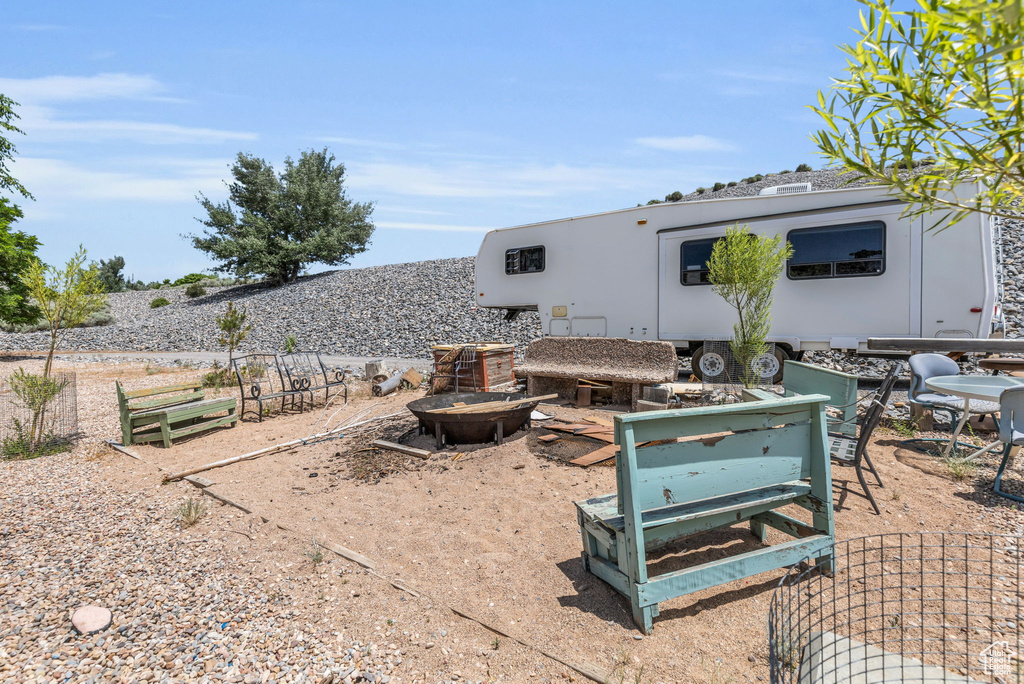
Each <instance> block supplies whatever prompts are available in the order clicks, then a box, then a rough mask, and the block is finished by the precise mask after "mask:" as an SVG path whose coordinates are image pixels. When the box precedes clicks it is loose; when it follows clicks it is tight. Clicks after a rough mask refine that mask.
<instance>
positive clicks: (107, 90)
mask: <svg viewBox="0 0 1024 684" xmlns="http://www.w3.org/2000/svg"><path fill="white" fill-rule="evenodd" d="M164 90H165V89H164V86H163V84H162V83H160V81H158V80H157V79H155V78H153V77H152V76H136V75H132V74H97V75H96V76H43V77H40V78H0V92H2V93H4V94H5V95H7V96H8V97H10V98H13V99H14V100H16V101H17V102H20V103H21V104H23V105H27V104H43V103H50V102H73V101H78V100H111V99H121V98H146V99H152V98H157V97H158V96H160V95H161V93H163V92H164Z"/></svg>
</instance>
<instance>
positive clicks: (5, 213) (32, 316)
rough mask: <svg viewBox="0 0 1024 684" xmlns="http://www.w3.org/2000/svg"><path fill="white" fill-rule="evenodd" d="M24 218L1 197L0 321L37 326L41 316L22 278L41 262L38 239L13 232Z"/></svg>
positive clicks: (20, 232) (16, 231)
mask: <svg viewBox="0 0 1024 684" xmlns="http://www.w3.org/2000/svg"><path fill="white" fill-rule="evenodd" d="M21 217H22V213H21V209H19V208H18V207H17V206H15V205H13V204H11V203H10V202H8V201H7V199H6V198H3V197H0V320H2V321H3V322H5V323H7V324H9V325H12V326H18V325H25V324H29V323H35V322H36V321H37V320H39V313H40V312H39V307H37V306H35V304H33V303H32V300H31V297H30V296H29V291H28V288H27V287H26V285H25V282H24V281H23V280H22V279H21V275H22V274H23V273H25V272H26V271H27V270H28V268H29V266H31V265H32V264H34V263H36V262H38V261H39V259H38V258H37V257H36V249H38V248H39V240H37V239H36V238H35V237H34V236H32V235H29V234H28V233H24V232H22V231H20V230H12V229H11V224H13V223H14V222H15V221H16V220H18V219H19V218H21Z"/></svg>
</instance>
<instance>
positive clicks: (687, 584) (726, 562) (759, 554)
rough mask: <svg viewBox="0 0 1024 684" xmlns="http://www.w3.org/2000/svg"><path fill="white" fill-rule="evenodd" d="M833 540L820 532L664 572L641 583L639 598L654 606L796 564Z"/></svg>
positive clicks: (638, 590)
mask: <svg viewBox="0 0 1024 684" xmlns="http://www.w3.org/2000/svg"><path fill="white" fill-rule="evenodd" d="M833 543H834V542H833V540H832V538H831V537H830V536H828V535H825V534H819V535H815V536H814V537H807V538H806V539H794V540H792V541H787V542H782V543H781V544H776V545H774V546H769V547H768V548H765V549H756V550H754V551H748V552H746V553H744V554H742V555H739V556H733V557H729V558H722V559H719V560H715V561H710V562H708V563H702V564H701V565H698V566H696V567H693V568H685V569H683V570H677V571H675V572H670V573H665V574H664V575H659V576H657V577H654V578H651V580H650V581H648V582H647V583H645V584H642V585H638V586H637V587H636V592H637V601H638V603H639V604H640V605H641V606H651V605H655V604H657V603H660V602H661V601H666V600H668V599H670V598H675V597H676V596H682V595H684V594H690V593H693V592H695V591H701V590H702V589H707V588H709V587H714V586H717V585H719V584H725V583H726V582H732V581H733V580H737V579H742V578H745V577H750V576H752V575H758V574H760V573H762V572H767V571H769V570H775V569H777V568H783V567H788V566H790V565H795V564H796V563H799V562H800V561H801V560H803V559H805V558H815V557H817V556H820V555H823V554H825V553H826V552H827V551H828V550H829V549H831V548H832V547H833Z"/></svg>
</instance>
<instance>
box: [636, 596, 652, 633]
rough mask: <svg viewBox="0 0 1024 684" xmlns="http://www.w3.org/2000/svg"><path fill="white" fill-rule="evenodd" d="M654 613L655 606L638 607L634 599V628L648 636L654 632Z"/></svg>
mask: <svg viewBox="0 0 1024 684" xmlns="http://www.w3.org/2000/svg"><path fill="white" fill-rule="evenodd" d="M656 611H657V606H645V607H640V606H638V605H636V599H634V600H633V622H635V623H636V626H637V627H639V628H640V631H641V632H643V633H644V634H650V633H651V631H653V630H654V615H655V613H656Z"/></svg>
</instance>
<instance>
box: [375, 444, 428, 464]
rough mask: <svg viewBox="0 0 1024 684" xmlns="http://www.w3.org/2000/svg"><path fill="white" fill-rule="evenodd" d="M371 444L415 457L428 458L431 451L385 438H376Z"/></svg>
mask: <svg viewBox="0 0 1024 684" xmlns="http://www.w3.org/2000/svg"><path fill="white" fill-rule="evenodd" d="M372 445H373V446H375V447H377V448H379V449H387V450H388V451H397V452H399V453H402V454H406V455H407V456H415V457H416V458H422V459H428V458H430V456H431V452H429V451H427V450H426V449H417V448H416V447H411V446H406V445H404V444H396V443H395V442H389V441H387V440H386V439H377V440H374V441H373V442H372Z"/></svg>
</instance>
